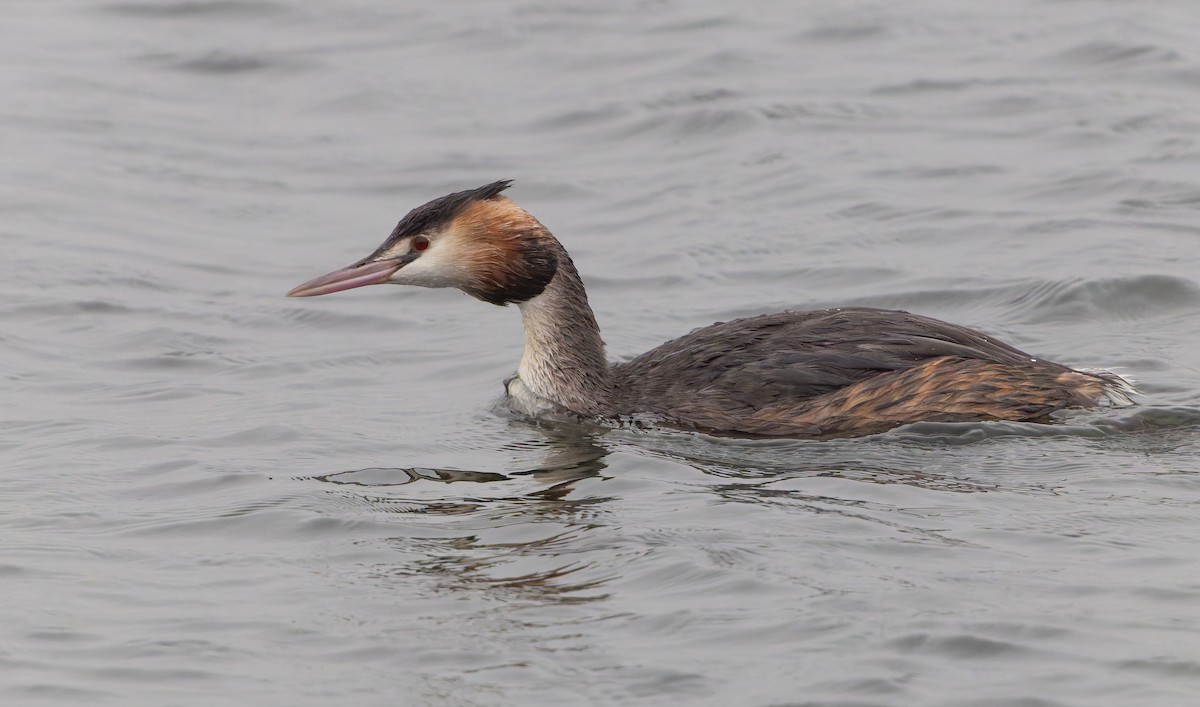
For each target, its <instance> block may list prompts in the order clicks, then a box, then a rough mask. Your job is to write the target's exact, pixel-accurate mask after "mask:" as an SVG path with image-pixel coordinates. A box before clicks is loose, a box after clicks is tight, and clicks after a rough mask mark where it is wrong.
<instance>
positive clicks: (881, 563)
mask: <svg viewBox="0 0 1200 707" xmlns="http://www.w3.org/2000/svg"><path fill="white" fill-rule="evenodd" d="M0 96H2V97H3V98H2V100H0V145H2V153H0V154H2V155H3V157H2V159H0V173H2V174H3V176H4V178H3V182H2V184H3V187H2V191H0V244H2V245H3V248H4V250H5V252H6V253H7V257H5V258H4V259H3V261H2V262H0V269H2V273H0V321H2V323H3V324H2V327H0V374H2V376H3V387H2V390H3V400H4V405H3V412H2V413H0V425H2V426H0V450H2V453H0V454H2V456H0V458H2V459H3V467H2V468H3V476H2V477H0V598H2V601H0V637H2V639H3V640H2V641H0V703H2V704H4V705H6V706H7V705H13V706H17V707H23V706H25V705H120V706H122V707H129V706H135V707H140V706H147V707H149V706H154V707H158V706H164V705H172V706H197V707H199V706H208V705H254V706H264V705H279V706H297V705H299V706H307V705H313V706H321V707H325V706H327V705H356V706H357V705H435V706H441V705H454V706H476V705H478V706H490V705H547V706H549V705H554V706H559V705H752V706H756V707H768V706H782V705H827V706H834V705H837V706H842V707H851V706H854V707H867V706H884V705H889V706H890V705H944V706H947V707H960V706H968V707H1008V706H1017V705H1022V706H1026V707H1064V706H1068V705H1070V706H1078V707H1097V706H1101V707H1108V706H1113V707H1118V706H1119V707H1127V706H1132V705H1136V706H1139V707H1140V706H1146V705H1152V706H1160V705H1168V706H1175V705H1179V706H1190V705H1197V704H1200V562H1198V561H1197V557H1198V553H1200V459H1198V458H1197V452H1198V451H1200V314H1198V311H1197V310H1198V308H1200V3H1197V2H1195V1H1194V0H1162V1H1159V2H1137V3H1134V2H1115V1H1114V2H1105V1H1102V0H1093V1H1088V0H1015V1H1014V2H1006V3H1000V2H993V3H983V2H974V3H968V2H954V1H952V0H917V1H904V2H901V1H900V0H813V1H805V2H796V1H790V2H789V1H784V0H779V1H767V0H747V1H746V2H738V3H728V2H717V1H716V0H706V1H703V2H701V1H696V2H684V1H683V0H615V1H612V2H605V3H599V2H595V1H594V0H586V1H584V0H571V1H567V2H550V1H504V2H498V1H495V0H493V1H490V2H485V1H484V0H461V1H459V2H445V3H432V2H427V3H415V2H412V3H405V2H388V1H386V0H354V1H351V2H333V1H332V0H324V1H321V2H301V1H300V0H291V1H288V0H277V1H274V2H272V1H266V0H164V1H156V0H153V1H152V0H133V1H120V2H112V1H109V0H86V1H85V0H10V1H9V2H7V3H5V5H4V7H3V17H2V19H0ZM503 178H512V179H514V180H516V181H515V185H514V187H513V188H512V190H511V191H510V192H509V193H510V194H511V195H512V197H513V198H514V199H515V200H517V202H518V203H520V204H521V205H523V206H525V207H526V208H527V209H529V210H530V211H531V212H532V213H533V214H534V215H535V216H537V217H538V218H539V219H540V220H541V221H543V222H544V223H545V224H546V225H547V226H548V227H549V228H550V229H551V230H553V231H554V232H555V233H556V234H557V235H558V236H559V238H560V239H561V240H562V241H563V242H564V243H565V244H566V246H567V248H568V249H570V251H571V253H572V255H573V256H574V259H575V262H576V263H577V265H578V266H579V268H580V270H581V272H582V273H583V275H584V279H585V281H586V282H587V285H588V287H589V288H590V293H591V298H592V304H593V305H594V307H595V309H596V313H597V316H598V318H599V320H600V322H601V325H602V326H603V327H604V332H605V338H606V341H607V342H608V347H609V355H610V357H611V358H613V359H621V358H627V357H630V356H633V355H635V354H637V353H640V352H642V351H644V350H646V349H647V348H650V347H652V346H654V345H657V344H659V343H661V342H662V341H665V340H666V339H669V338H672V337H674V336H677V335H680V334H682V333H685V332H687V331H689V330H690V329H692V328H695V327H698V326H702V325H706V324H709V323H711V322H713V321H715V320H726V319H729V318H732V317H737V316H741V315H749V314H754V313H759V312H766V311H774V310H778V309H782V308H787V307H793V308H816V307H827V306H836V305H870V306H879V307H891V308H899V309H906V310H910V311H914V312H920V313H922V314H927V315H931V316H935V317H939V318H942V319H947V320H950V321H953V322H957V323H960V324H965V325H968V326H973V327H976V328H980V329H983V330H985V331H988V332H991V333H994V334H995V335H997V336H1000V337H1002V338H1004V339H1005V340H1007V341H1009V342H1011V343H1013V344H1015V345H1017V346H1019V347H1021V348H1023V349H1025V350H1028V351H1030V352H1032V353H1034V354H1037V355H1044V356H1046V357H1051V358H1054V359H1056V360H1060V361H1062V362H1064V363H1067V364H1070V365H1077V366H1089V365H1090V366H1108V367H1113V368H1115V369H1117V370H1118V371H1120V372H1122V373H1123V374H1125V375H1127V376H1129V377H1131V378H1132V379H1134V380H1135V381H1136V383H1137V385H1138V387H1139V389H1140V390H1141V391H1142V395H1141V396H1140V397H1139V398H1138V401H1139V405H1138V406H1137V407H1135V408H1129V409H1125V410H1118V411H1099V412H1076V413H1071V414H1067V415H1064V416H1062V419H1061V420H1059V421H1058V423H1057V424H1054V425H1044V426H1039V425H1032V424H1006V423H990V424H957V425H956V424H918V425H914V426H911V427H908V428H904V429H900V430H896V431H893V432H890V433H887V434H882V435H877V436H874V437H868V438H862V439H844V440H835V441H827V442H816V441H738V440H728V439H715V438H711V437H707V436H703V435H696V434H688V433H683V432H670V431H633V430H603V429H596V428H592V427H583V426H574V425H548V424H543V425H539V424H535V423H533V422H530V421H527V420H522V419H519V418H516V417H514V416H512V415H511V414H507V413H505V412H504V411H503V409H502V407H501V406H500V405H499V404H498V401H499V399H500V393H501V381H502V380H503V379H504V378H505V377H506V376H508V375H509V374H510V373H511V372H512V371H513V370H514V369H515V367H516V362H517V359H518V358H519V355H520V351H521V346H522V338H521V324H520V318H519V316H518V313H517V312H516V310H515V308H513V307H508V308H498V307H493V306H490V305H486V304H482V303H480V302H477V301H475V300H472V299H469V298H467V297H464V296H463V295H461V294H460V293H457V292H453V291H450V290H422V289H417V288H400V287H372V288H365V289H362V290H356V291H353V292H348V293H341V294H338V295H333V296H331V297H324V298H319V299H309V300H294V299H286V298H284V297H283V294H284V293H285V292H286V291H287V290H288V289H289V288H291V287H292V286H294V285H296V284H298V283H300V282H301V281H303V280H306V279H308V278H310V277H313V276H315V275H319V274H321V273H324V272H326V271H328V270H331V269H333V268H335V267H338V266H341V265H344V264H346V263H349V262H351V261H353V260H356V259H358V258H359V257H361V256H363V255H366V254H367V253H369V252H370V251H371V250H372V249H374V247H375V246H376V245H377V244H378V243H379V242H380V241H381V240H382V239H383V238H384V237H385V236H386V235H387V234H388V232H389V231H390V230H391V228H392V227H393V226H394V225H395V222H396V221H397V220H398V219H399V218H400V217H401V216H402V215H403V214H404V213H405V212H406V211H407V210H408V209H410V208H412V207H414V206H417V205H419V204H421V203H423V202H425V201H426V200H428V199H430V198H433V197H436V196H440V195H442V194H445V193H447V192H450V191H455V190H460V189H466V188H471V187H475V186H478V185H481V184H484V183H487V182H490V181H493V180H496V179H503Z"/></svg>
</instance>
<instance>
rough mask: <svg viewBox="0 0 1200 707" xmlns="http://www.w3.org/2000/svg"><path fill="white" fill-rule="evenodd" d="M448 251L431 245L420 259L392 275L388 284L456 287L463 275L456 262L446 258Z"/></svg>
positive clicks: (461, 280)
mask: <svg viewBox="0 0 1200 707" xmlns="http://www.w3.org/2000/svg"><path fill="white" fill-rule="evenodd" d="M448 250H449V249H448V248H444V247H443V248H438V247H437V245H436V244H434V245H431V246H430V248H429V250H427V251H425V252H424V253H422V254H421V257H419V258H417V259H416V260H414V261H413V262H411V263H409V264H408V265H405V266H404V267H402V268H400V269H399V270H397V271H396V272H394V273H392V276H391V277H389V278H388V282H392V283H395V284H397V285H416V286H417V287H458V286H459V285H460V284H461V283H462V282H463V274H464V273H463V272H462V268H461V266H460V265H459V264H458V263H457V262H455V261H454V260H452V259H450V258H447V257H446V254H447V252H448Z"/></svg>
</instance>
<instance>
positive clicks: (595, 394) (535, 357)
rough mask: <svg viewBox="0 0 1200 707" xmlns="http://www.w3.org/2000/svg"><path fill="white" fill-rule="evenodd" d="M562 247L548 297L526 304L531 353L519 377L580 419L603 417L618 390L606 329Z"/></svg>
mask: <svg viewBox="0 0 1200 707" xmlns="http://www.w3.org/2000/svg"><path fill="white" fill-rule="evenodd" d="M555 245H556V246H558V251H559V252H558V253H557V255H558V269H557V271H556V272H555V274H554V278H553V279H552V280H551V281H550V284H549V285H547V286H546V289H545V290H543V291H542V293H541V294H540V295H538V296H536V297H534V298H532V299H529V300H527V301H525V302H522V303H520V304H519V305H518V306H519V307H520V309H521V318H522V320H523V321H524V324H525V353H524V354H523V355H522V356H521V364H520V366H519V367H518V369H517V376H518V377H519V378H520V379H521V382H522V383H524V384H525V386H526V387H528V388H529V389H530V390H531V391H532V392H533V393H535V394H536V395H538V396H539V397H542V398H545V399H547V400H550V401H552V402H554V403H557V404H558V405H561V406H562V407H565V408H567V409H568V410H571V411H572V412H575V413H577V414H580V415H602V414H605V413H606V412H607V411H608V410H609V409H610V407H611V399H612V390H611V386H610V382H609V370H608V361H607V360H606V359H605V357H604V341H603V340H602V339H601V338H600V327H599V326H598V325H597V324H596V317H595V315H594V314H592V308H591V306H589V305H588V299H587V293H586V292H585V291H584V289H583V281H582V280H580V278H579V273H578V272H577V271H576V270H575V264H574V263H572V262H571V257H570V256H569V255H567V251H566V250H565V249H563V248H562V246H561V245H559V244H558V243H557V242H555Z"/></svg>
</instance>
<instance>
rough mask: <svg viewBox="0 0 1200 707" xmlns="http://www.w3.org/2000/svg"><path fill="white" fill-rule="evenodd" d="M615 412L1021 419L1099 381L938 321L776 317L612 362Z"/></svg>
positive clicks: (749, 417)
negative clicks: (617, 406) (619, 405)
mask: <svg viewBox="0 0 1200 707" xmlns="http://www.w3.org/2000/svg"><path fill="white" fill-rule="evenodd" d="M613 374H614V375H613V378H614V380H615V381H616V385H617V396H616V397H617V399H618V400H620V401H621V403H622V405H623V407H624V408H625V409H623V410H621V412H622V413H638V412H648V413H656V414H661V415H663V416H664V417H667V418H670V419H673V420H675V421H677V422H679V423H682V424H685V425H689V426H693V427H697V428H700V429H709V430H726V431H736V432H744V433H748V434H762V435H796V434H822V435H824V434H839V433H844V432H850V431H855V432H862V431H864V430H866V429H872V428H880V429H884V428H887V427H894V426H896V425H899V424H904V423H907V422H914V421H917V420H931V419H935V420H987V419H1006V420H1032V419H1038V418H1042V417H1045V416H1046V415H1048V414H1049V413H1051V412H1053V411H1055V410H1058V409H1061V408H1065V407H1073V406H1080V405H1093V404H1095V403H1096V401H1097V400H1098V399H1099V398H1100V396H1101V393H1102V392H1103V388H1102V386H1103V381H1102V380H1100V379H1099V378H1096V377H1095V376H1091V375H1088V374H1084V373H1079V372H1076V371H1073V370H1071V369H1069V368H1067V367H1065V366H1061V365H1059V364H1056V363H1052V362H1049V361H1042V360H1039V359H1035V358H1034V357H1032V356H1030V355H1029V354H1026V353H1024V352H1022V351H1020V350H1018V349H1015V348H1013V347H1011V346H1008V345H1007V344H1003V343H1000V342H997V341H994V340H992V339H991V338H989V337H988V336H986V335H984V334H982V333H980V332H977V331H973V330H971V329H967V328H965V327H960V326H957V325H954V324H949V323H947V322H942V321H938V320H936V319H930V318H928V317H921V316H918V315H913V314H909V313H907V312H896V311H889V310H878V309H866V308H854V309H832V310H819V311H812V312H780V313H777V314H770V315H764V316H760V317H751V318H748V319H740V320H736V321H732V322H725V323H718V324H714V325H712V326H710V327H705V328H703V329H698V330H696V331H694V332H692V333H690V334H688V335H686V336H683V337H680V338H678V339H675V340H673V341H670V342H667V343H666V344H663V345H662V346H660V347H658V348H656V349H653V350H651V351H649V352H647V353H645V354H642V355H641V356H639V357H637V358H635V359H633V360H632V361H630V362H628V363H625V364H621V365H619V366H617V367H615V368H614V370H613Z"/></svg>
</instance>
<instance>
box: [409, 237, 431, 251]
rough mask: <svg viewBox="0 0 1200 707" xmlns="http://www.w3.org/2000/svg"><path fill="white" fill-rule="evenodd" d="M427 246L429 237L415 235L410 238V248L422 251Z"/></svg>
mask: <svg viewBox="0 0 1200 707" xmlns="http://www.w3.org/2000/svg"><path fill="white" fill-rule="evenodd" d="M428 247H429V239H428V238H426V237H425V236H417V237H416V238H414V239H412V249H413V250H416V251H422V250H425V249H426V248H428Z"/></svg>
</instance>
